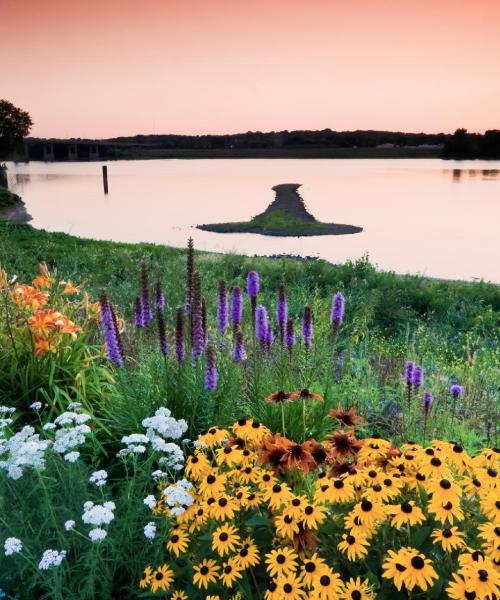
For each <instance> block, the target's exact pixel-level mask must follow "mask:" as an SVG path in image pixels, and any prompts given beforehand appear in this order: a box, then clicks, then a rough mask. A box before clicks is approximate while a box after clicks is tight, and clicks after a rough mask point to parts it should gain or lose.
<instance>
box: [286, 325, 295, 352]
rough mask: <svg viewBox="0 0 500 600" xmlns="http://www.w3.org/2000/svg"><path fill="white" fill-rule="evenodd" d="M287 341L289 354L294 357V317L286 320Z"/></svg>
mask: <svg viewBox="0 0 500 600" xmlns="http://www.w3.org/2000/svg"><path fill="white" fill-rule="evenodd" d="M285 343H286V347H287V348H288V354H289V355H290V359H291V358H292V347H293V346H294V344H295V331H294V329H293V321H292V319H288V321H287V322H286V332H285Z"/></svg>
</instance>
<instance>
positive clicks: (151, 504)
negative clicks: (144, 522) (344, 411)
mask: <svg viewBox="0 0 500 600" xmlns="http://www.w3.org/2000/svg"><path fill="white" fill-rule="evenodd" d="M144 504H145V505H146V506H147V507H148V508H150V509H151V510H153V508H155V506H156V499H155V497H154V496H153V494H150V495H149V496H146V498H144Z"/></svg>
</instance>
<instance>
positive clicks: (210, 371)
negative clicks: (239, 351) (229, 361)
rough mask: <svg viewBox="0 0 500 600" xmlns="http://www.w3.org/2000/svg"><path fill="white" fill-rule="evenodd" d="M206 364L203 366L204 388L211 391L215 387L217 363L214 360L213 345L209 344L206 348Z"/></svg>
mask: <svg viewBox="0 0 500 600" xmlns="http://www.w3.org/2000/svg"><path fill="white" fill-rule="evenodd" d="M205 354H206V358H207V361H206V366H205V389H206V390H209V391H213V390H215V389H216V388H217V379H218V373H217V363H216V360H215V350H214V347H213V346H212V345H211V344H209V345H208V346H207V350H206V353H205Z"/></svg>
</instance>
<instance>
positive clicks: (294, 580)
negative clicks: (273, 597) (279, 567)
mask: <svg viewBox="0 0 500 600" xmlns="http://www.w3.org/2000/svg"><path fill="white" fill-rule="evenodd" d="M276 585H277V587H276V593H277V594H278V598H280V599H281V600H302V599H303V598H305V596H306V592H305V590H304V583H303V582H302V580H301V579H300V578H299V577H297V576H296V575H295V574H293V573H287V574H286V575H280V576H279V577H278V578H277V581H276Z"/></svg>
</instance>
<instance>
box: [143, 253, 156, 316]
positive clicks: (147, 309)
mask: <svg viewBox="0 0 500 600" xmlns="http://www.w3.org/2000/svg"><path fill="white" fill-rule="evenodd" d="M141 303H142V313H143V315H144V325H149V324H150V323H151V321H152V320H153V312H152V310H151V302H150V300H149V274H148V267H147V265H146V263H145V261H141Z"/></svg>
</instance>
